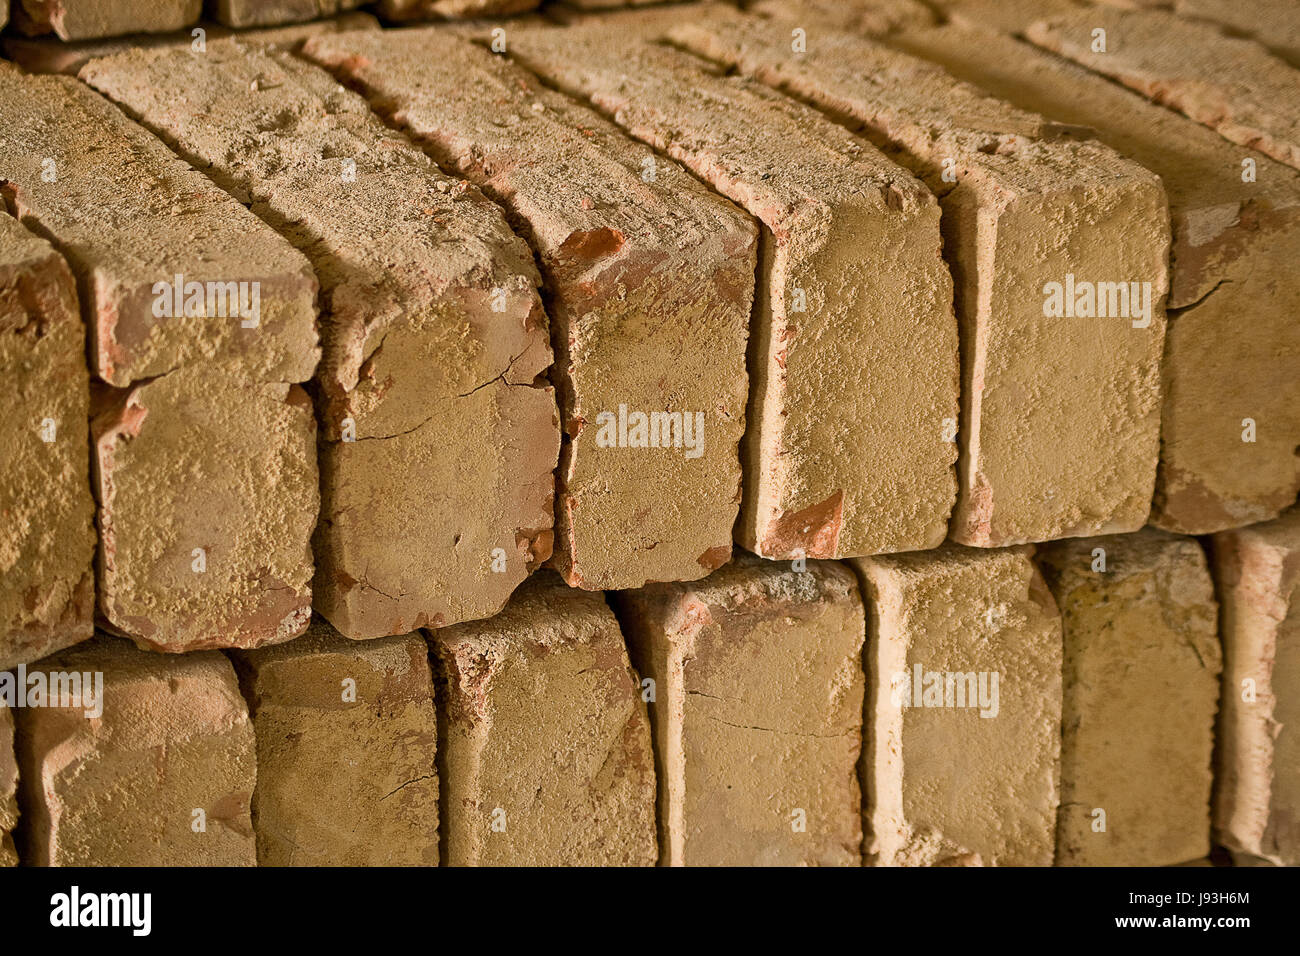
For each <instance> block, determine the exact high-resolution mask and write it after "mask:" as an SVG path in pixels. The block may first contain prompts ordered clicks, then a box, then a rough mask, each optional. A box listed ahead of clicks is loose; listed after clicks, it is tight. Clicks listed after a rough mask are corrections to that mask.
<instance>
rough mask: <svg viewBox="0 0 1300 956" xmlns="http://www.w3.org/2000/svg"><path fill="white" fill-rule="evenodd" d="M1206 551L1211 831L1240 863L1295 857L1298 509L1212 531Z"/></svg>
mask: <svg viewBox="0 0 1300 956" xmlns="http://www.w3.org/2000/svg"><path fill="white" fill-rule="evenodd" d="M1213 550H1214V563H1215V578H1216V582H1217V584H1218V591H1219V598H1220V600H1221V601H1222V602H1223V614H1222V633H1223V648H1224V670H1223V703H1222V714H1221V717H1220V719H1219V750H1218V754H1217V768H1216V775H1217V784H1216V789H1215V806H1214V836H1215V840H1216V842H1218V843H1220V844H1222V845H1224V846H1226V847H1228V848H1229V849H1230V850H1232V851H1233V853H1234V855H1235V856H1237V857H1238V860H1239V861H1240V862H1251V861H1262V862H1268V863H1274V864H1280V865H1284V866H1296V865H1300V730H1298V728H1300V508H1292V509H1291V510H1290V511H1288V512H1286V513H1285V514H1283V515H1282V517H1280V518H1278V519H1277V520H1276V521H1270V522H1267V523H1265V524H1258V525H1252V526H1251V527H1249V528H1242V529H1240V530H1238V531H1225V532H1222V533H1221V534H1217V535H1215V536H1214V549H1213ZM1252 698H1253V699H1252Z"/></svg>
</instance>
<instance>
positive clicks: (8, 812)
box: [0, 704, 18, 867]
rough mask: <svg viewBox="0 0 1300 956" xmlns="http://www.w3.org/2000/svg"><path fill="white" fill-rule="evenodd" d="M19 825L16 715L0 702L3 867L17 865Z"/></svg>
mask: <svg viewBox="0 0 1300 956" xmlns="http://www.w3.org/2000/svg"><path fill="white" fill-rule="evenodd" d="M16 826H18V760H17V758H16V757H15V756H14V718H13V714H12V713H10V711H9V708H8V707H6V706H5V705H4V704H0V867H4V866H17V865H18V850H17V849H15V847H14V840H13V836H12V834H13V831H14V827H16Z"/></svg>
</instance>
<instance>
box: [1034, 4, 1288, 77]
mask: <svg viewBox="0 0 1300 956" xmlns="http://www.w3.org/2000/svg"><path fill="white" fill-rule="evenodd" d="M1099 2H1101V3H1104V4H1107V5H1109V6H1114V7H1120V8H1121V9H1129V8H1132V7H1138V8H1142V7H1156V8H1160V9H1169V10H1173V11H1174V12H1175V13H1177V14H1178V15H1179V16H1184V17H1188V18H1191V19H1194V20H1208V21H1210V22H1212V23H1216V24H1219V25H1220V26H1221V27H1226V28H1227V29H1226V31H1225V32H1227V33H1230V34H1231V35H1233V36H1245V37H1250V38H1251V39H1252V40H1255V41H1256V42H1257V43H1262V44H1263V45H1264V46H1266V47H1268V48H1269V49H1270V50H1272V51H1273V52H1274V53H1276V54H1277V55H1278V56H1280V57H1282V59H1284V60H1286V61H1287V62H1289V63H1290V64H1291V65H1292V66H1297V65H1300V17H1297V16H1296V13H1297V11H1296V6H1295V4H1294V3H1292V2H1291V0H1250V2H1249V3H1241V2H1239V0H1099ZM1040 16H1042V14H1040Z"/></svg>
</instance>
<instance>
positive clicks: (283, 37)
mask: <svg viewBox="0 0 1300 956" xmlns="http://www.w3.org/2000/svg"><path fill="white" fill-rule="evenodd" d="M202 29H203V31H204V42H205V43H206V42H207V41H208V40H216V39H220V38H222V37H229V36H234V35H235V31H234V30H231V29H230V28H228V27H223V26H222V25H221V24H219V23H208V22H206V21H204V22H203V24H202ZM378 29H379V21H378V20H376V19H375V18H374V17H372V16H371V15H370V14H368V13H345V14H342V15H341V16H337V17H335V18H333V19H332V20H318V21H316V22H314V23H296V24H292V25H290V26H282V27H267V28H265V29H261V30H244V31H241V32H240V33H239V34H238V35H239V38H240V40H241V41H243V42H246V43H254V42H256V43H264V44H267V45H268V46H275V47H285V48H293V47H296V46H298V45H300V44H301V43H302V42H303V41H304V40H305V39H307V38H308V37H312V36H316V35H317V34H321V33H335V32H340V31H344V30H378ZM195 39H196V38H195V37H194V35H193V32H192V31H189V30H185V31H182V32H180V33H162V34H156V33H150V34H136V35H133V36H126V37H115V38H113V39H109V40H81V41H74V42H72V43H64V42H63V41H62V40H54V39H49V38H37V39H29V38H26V37H16V36H9V37H5V38H4V39H3V40H2V41H0V46H2V47H3V49H4V54H5V56H6V57H8V58H9V59H11V60H13V61H14V62H15V63H17V64H19V65H20V66H22V67H23V69H26V70H31V71H32V72H33V73H66V74H67V75H68V76H76V75H77V71H78V70H80V69H81V68H82V67H83V66H85V65H86V63H88V62H89V61H91V60H94V59H98V58H99V57H105V56H112V55H113V54H115V53H124V52H126V51H127V50H131V49H134V48H137V47H139V48H144V49H153V48H155V47H161V46H177V47H192V46H193V44H194V42H195Z"/></svg>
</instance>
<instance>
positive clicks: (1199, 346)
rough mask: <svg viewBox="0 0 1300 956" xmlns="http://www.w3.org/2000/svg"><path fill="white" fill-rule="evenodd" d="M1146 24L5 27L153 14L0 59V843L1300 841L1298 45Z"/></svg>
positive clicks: (933, 855)
mask: <svg viewBox="0 0 1300 956" xmlns="http://www.w3.org/2000/svg"><path fill="white" fill-rule="evenodd" d="M1156 5H1157V6H1159V7H1160V8H1161V9H1159V10H1156V11H1131V10H1111V9H1106V8H1104V7H1102V8H1099V7H1084V6H1082V5H1081V4H1079V3H1076V2H1073V0H1054V2H1051V3H1036V4H1028V3H1020V2H1011V3H1003V4H998V5H996V7H990V6H989V5H988V4H987V2H986V0H944V2H942V3H936V4H933V5H926V4H920V3H916V2H914V0H854V2H851V3H842V4H830V3H825V2H822V0H798V2H790V3H780V2H777V0H760V2H758V3H753V4H748V5H747V12H745V13H741V12H739V11H738V10H736V9H734V8H732V7H726V6H720V5H701V6H698V7H693V8H691V12H690V13H689V14H685V13H684V11H683V10H681V9H678V8H667V7H665V8H649V9H645V10H640V9H633V10H627V11H624V12H622V13H618V14H613V13H610V12H608V9H607V8H610V7H614V6H628V7H637V6H639V4H636V3H635V2H631V3H625V4H624V3H615V2H603V0H592V2H589V3H579V4H576V5H575V10H576V11H577V12H575V11H569V12H568V13H564V14H563V15H559V14H557V16H556V18H555V22H553V23H551V24H547V23H544V22H543V21H542V19H541V18H538V17H528V18H522V19H519V20H514V21H509V23H508V28H507V29H506V31H505V34H502V35H500V36H493V35H491V34H490V31H489V29H488V28H487V25H486V24H480V25H476V26H474V27H472V28H469V29H466V28H448V27H445V26H444V27H422V28H405V29H402V30H395V31H382V32H381V31H379V30H377V29H375V25H376V24H375V21H374V20H373V19H371V18H369V17H368V16H366V15H360V19H357V20H353V21H342V20H335V21H328V20H325V21H320V22H319V23H310V22H307V21H311V20H313V19H315V18H318V17H327V16H332V15H334V14H339V13H343V12H344V11H348V10H353V9H354V8H357V7H359V6H361V4H360V3H359V2H349V0H276V2H267V3H255V2H252V0H219V2H216V3H213V4H210V5H209V7H208V10H207V15H209V16H212V17H215V18H216V19H217V20H218V21H219V22H220V23H221V24H222V26H221V27H214V28H213V29H214V30H217V31H226V30H228V29H242V28H245V27H250V26H259V27H267V26H271V27H275V28H276V29H274V30H272V31H270V32H266V33H262V34H260V35H258V36H256V37H254V36H253V35H251V34H250V35H249V36H248V37H247V38H245V39H231V38H224V39H218V38H217V37H218V34H216V33H214V34H213V35H211V36H208V37H207V38H206V39H205V40H204V41H203V42H190V41H189V39H187V37H188V36H189V35H188V34H187V33H171V32H168V31H175V30H177V29H178V28H184V27H188V26H190V25H192V24H194V23H195V22H196V20H197V17H198V16H199V10H198V6H199V5H198V4H197V3H195V2H190V3H184V4H182V3H177V4H153V5H140V4H133V3H103V4H95V5H90V4H84V5H83V4H81V3H79V2H76V0H58V2H54V0H49V2H45V0H32V2H27V3H24V4H23V5H22V7H23V12H22V14H21V16H19V17H18V20H19V26H21V27H23V28H24V29H27V30H28V31H35V32H39V31H42V30H53V31H55V32H56V33H57V35H58V36H60V37H62V38H64V39H68V38H75V37H88V38H89V37H101V36H110V37H111V36H113V35H115V34H116V33H120V32H124V31H157V36H156V38H155V39H152V40H148V41H143V42H139V43H137V42H135V41H129V40H126V41H123V40H112V39H110V40H107V41H103V42H102V43H101V42H100V41H95V44H96V45H90V46H85V45H83V46H78V47H67V48H57V49H59V50H61V51H62V52H59V53H57V54H52V53H51V52H50V51H51V50H54V49H56V48H55V47H53V46H52V45H51V44H53V43H56V42H59V41H50V40H35V41H26V42H28V45H26V46H22V45H21V43H23V42H24V41H19V43H20V45H18V46H13V47H12V49H14V50H23V51H25V52H24V54H23V55H24V56H27V57H29V59H28V61H27V62H29V63H30V64H31V65H32V66H33V67H34V68H36V69H38V70H42V71H50V72H64V73H67V72H71V71H73V70H77V71H78V74H79V78H76V79H74V78H73V77H71V76H66V75H65V76H35V75H31V74H27V73H24V72H23V71H21V70H20V69H18V68H16V67H14V66H11V65H9V64H6V63H0V119H3V121H4V123H3V130H4V132H3V133H2V134H0V194H3V196H4V198H5V200H6V204H7V206H8V210H9V213H10V214H9V215H0V240H3V241H2V242H0V371H3V372H4V375H5V380H6V382H8V383H9V384H10V386H11V387H10V388H8V389H7V390H6V394H5V396H4V397H3V398H0V412H3V413H4V419H5V420H6V421H10V422H13V423H15V426H16V427H15V429H14V432H13V435H14V438H13V440H11V441H7V442H5V443H3V446H0V464H3V466H4V468H3V472H2V474H3V478H0V514H3V516H4V518H5V519H6V520H5V521H4V523H3V527H0V570H3V572H4V584H3V587H0V667H12V668H14V671H13V673H7V672H0V865H12V864H14V863H17V862H18V861H19V859H20V858H21V860H22V862H24V863H28V864H35V865H122V864H128V865H130V864H139V865H180V864H211V865H254V864H258V865H307V866H311V865H409V866H430V865H519V864H525V865H547V866H549V865H654V864H656V863H657V864H660V865H717V864H723V865H726V864H730V865H791V864H796V865H848V866H855V865H863V864H865V865H880V866H916V865H922V866H931V865H944V866H947V865H1004V866H1005V865H1013V866H1014V865H1045V864H1052V863H1055V864H1056V865H1062V866H1097V865H1172V864H1179V863H1186V862H1192V861H1195V860H1199V859H1203V858H1205V857H1206V856H1207V854H1208V852H1209V851H1210V848H1211V847H1212V846H1220V847H1224V848H1226V849H1227V850H1228V851H1229V852H1230V853H1231V854H1232V856H1233V857H1234V858H1235V860H1236V861H1237V862H1239V863H1251V864H1253V863H1267V864H1275V865H1292V864H1296V863H1300V831H1298V830H1297V828H1296V826H1295V824H1294V817H1295V816H1296V813H1297V812H1298V811H1297V803H1300V791H1297V787H1296V779H1297V773H1300V749H1298V748H1297V744H1296V740H1295V738H1294V733H1293V730H1294V728H1293V727H1291V724H1292V723H1294V721H1292V720H1291V718H1292V716H1296V718H1297V720H1300V714H1296V713H1295V711H1296V709H1297V707H1300V656H1297V655H1298V654H1300V651H1298V650H1297V647H1296V642H1297V640H1300V626H1297V621H1298V620H1300V611H1297V608H1296V600H1297V596H1300V512H1298V511H1297V510H1296V507H1295V505H1294V503H1295V500H1296V494H1297V492H1300V459H1298V458H1297V457H1296V455H1295V448H1296V446H1297V445H1298V444H1300V410H1298V409H1300V393H1298V392H1297V388H1298V387H1300V386H1298V385H1297V382H1300V375H1297V370H1300V333H1297V331H1296V324H1295V323H1294V322H1293V321H1291V319H1290V317H1291V316H1292V315H1293V314H1294V311H1295V307H1296V306H1297V305H1298V304H1300V287H1298V286H1297V284H1296V282H1297V280H1295V279H1294V278H1293V276H1292V275H1291V274H1290V270H1289V261H1290V259H1292V258H1294V253H1295V251H1297V250H1296V249H1295V248H1294V246H1295V243H1296V241H1297V239H1296V236H1297V234H1298V233H1300V230H1297V228H1296V225H1297V224H1296V221H1295V219H1296V215H1297V214H1298V213H1297V210H1300V178H1298V177H1300V173H1297V172H1296V171H1295V170H1294V169H1292V168H1291V167H1292V166H1296V165H1297V164H1296V162H1295V157H1294V156H1293V155H1291V153H1290V152H1288V149H1290V148H1291V147H1292V146H1294V145H1295V144H1294V142H1291V141H1292V140H1294V139H1295V135H1294V132H1295V125H1296V117H1294V116H1292V115H1291V112H1289V111H1290V105H1289V104H1290V99H1289V98H1294V97H1293V96H1292V92H1293V90H1292V88H1293V87H1294V86H1295V85H1296V76H1297V75H1300V74H1296V73H1295V71H1294V70H1292V68H1291V67H1289V66H1287V65H1286V64H1285V63H1284V61H1283V60H1282V59H1279V58H1277V57H1274V56H1271V55H1270V54H1268V53H1267V52H1266V51H1265V50H1264V49H1263V47H1262V46H1261V45H1260V44H1259V43H1256V42H1254V41H1252V40H1248V39H1241V38H1229V37H1227V36H1226V35H1224V34H1223V33H1222V30H1221V27H1220V26H1219V24H1227V25H1228V26H1230V27H1231V29H1232V30H1233V31H1235V32H1236V33H1238V34H1244V35H1255V36H1259V37H1261V38H1262V35H1263V34H1264V33H1266V32H1268V33H1269V34H1270V36H1272V37H1273V45H1274V46H1275V47H1276V48H1277V49H1278V51H1279V52H1282V53H1284V51H1285V47H1286V43H1287V41H1286V37H1287V35H1288V34H1287V33H1286V31H1285V30H1284V29H1281V30H1274V29H1273V28H1272V26H1271V23H1272V21H1271V20H1270V19H1269V18H1270V17H1274V18H1278V15H1277V14H1276V12H1275V11H1272V10H1271V8H1268V9H1264V8H1261V9H1260V10H1258V11H1254V12H1253V13H1248V12H1242V13H1241V14H1240V15H1237V14H1235V13H1234V12H1233V11H1231V10H1229V9H1228V8H1227V5H1224V4H1220V3H1217V0H1167V2H1165V0H1162V2H1160V3H1158V4H1156ZM536 6H538V4H537V3H535V2H527V0H502V2H493V0H463V2H462V0H385V2H383V3H380V4H378V5H376V6H375V9H376V10H377V12H378V13H379V14H380V15H381V16H382V17H384V18H385V19H386V20H388V21H406V20H414V19H427V18H446V17H458V16H472V15H479V14H482V15H491V16H493V17H496V16H499V15H501V16H503V15H506V14H511V13H517V12H521V11H523V10H524V9H531V8H534V7H536ZM593 11H596V12H593ZM1252 17H1253V19H1251V18H1252ZM1278 19H1280V20H1281V21H1282V22H1283V23H1284V25H1285V22H1287V21H1286V18H1284V17H1283V18H1278ZM560 21H563V22H565V23H571V24H572V25H571V26H559V25H556V23H558V22H560ZM938 21H947V22H942V23H940V22H938ZM1247 21H1248V22H1247ZM488 22H489V23H491V24H500V23H504V22H505V21H497V20H493V21H488ZM348 23H351V24H354V25H356V26H357V27H358V28H359V29H357V30H356V31H355V32H340V29H339V27H340V25H341V24H342V25H347V24H348ZM284 24H288V26H284V27H281V25H284ZM1252 24H1253V25H1252ZM1093 28H1101V29H1102V30H1104V38H1103V39H1102V40H1101V42H1103V43H1106V44H1107V47H1106V53H1104V54H1103V53H1102V52H1100V50H1097V49H1094V48H1093V47H1092V46H1091V45H1092V44H1094V43H1096V42H1097V37H1095V36H1093V35H1092V33H1091V30H1092V29H1093ZM205 29H206V28H205ZM1168 36H1175V37H1178V38H1179V39H1180V42H1183V43H1185V44H1187V45H1189V48H1195V49H1198V50H1201V51H1204V53H1205V56H1204V63H1205V69H1204V70H1203V71H1202V72H1203V74H1204V75H1203V76H1200V77H1198V78H1197V79H1196V80H1195V81H1194V82H1193V80H1192V79H1191V78H1190V77H1189V76H1188V74H1186V72H1185V70H1184V64H1182V63H1179V62H1178V61H1177V60H1176V59H1175V58H1171V57H1170V56H1169V55H1168V50H1169V48H1170V44H1169V43H1168V42H1167V37H1168ZM501 41H504V42H505V45H504V46H502V45H501ZM489 45H491V51H490V50H489V49H488V48H487V47H488V46H489ZM1044 48H1045V49H1044ZM1049 50H1050V51H1056V53H1063V54H1065V56H1064V57H1062V56H1058V55H1055V54H1054V53H1050V52H1048V51H1049ZM502 52H504V53H506V54H507V55H506V56H500V55H494V53H497V54H499V53H502ZM87 58H90V59H87ZM1070 60H1075V61H1077V62H1069V61H1070ZM1112 80H1118V81H1119V82H1118V83H1115V82H1112ZM341 84H343V85H341ZM1126 86H1127V87H1131V88H1132V90H1129V89H1125V88H1124V87H1126ZM1144 97H1149V98H1152V99H1157V100H1158V101H1159V103H1162V104H1164V105H1166V106H1171V107H1174V108H1175V109H1176V110H1180V111H1182V112H1184V113H1186V114H1187V117H1183V116H1180V115H1178V114H1177V113H1176V112H1174V111H1172V110H1168V109H1164V108H1162V106H1160V105H1156V104H1153V103H1151V102H1148V100H1147V98H1144ZM254 290H255V291H254ZM1166 308H1167V310H1168V319H1167V320H1166ZM87 336H89V339H88V342H87ZM87 356H88V359H89V373H90V374H89V375H88V374H87V367H86V365H87V362H86V358H87ZM88 379H89V380H90V381H89V385H88ZM304 383H306V386H307V387H306V388H304V387H303V385H304ZM557 399H558V403H557ZM697 415H698V418H697V417H696V416H697ZM637 416H640V417H639V418H638V417H637ZM656 439H657V440H656ZM88 476H89V480H88ZM96 507H97V510H98V516H97V517H98V558H97V560H96V561H95V562H94V564H93V565H92V552H93V551H94V548H95V540H96V534H95V531H94V529H93V528H92V522H91V516H92V511H93V510H94V509H95V508H96ZM1148 522H1149V523H1150V524H1151V525H1154V526H1155V527H1146V528H1144V527H1143V525H1144V524H1147V523H1148ZM733 525H734V527H733ZM1195 534H1201V535H1213V537H1212V538H1205V539H1202V540H1201V541H1198V540H1196V539H1195V538H1192V537H1189V535H1195ZM733 541H734V542H735V545H738V546H739V548H743V549H745V550H744V551H741V550H739V548H735V547H733ZM746 552H752V553H746ZM833 559H847V560H846V561H845V562H844V563H839V562H837V561H836V560H833ZM543 564H548V565H549V566H550V567H551V568H554V569H555V572H558V574H557V573H554V572H552V571H551V570H546V569H542V570H539V567H540V566H541V565H543ZM601 592H606V593H603V594H602V593H601ZM313 611H315V612H316V616H315V617H314V618H313V617H312V613H313ZM95 623H98V624H99V625H100V626H101V629H102V630H105V631H109V632H112V633H113V634H116V635H120V637H114V636H110V635H103V634H101V635H100V636H98V637H96V638H94V639H93V640H91V641H89V642H88V643H84V644H81V645H80V646H75V647H74V646H73V645H76V644H78V642H82V641H85V640H86V639H87V638H89V637H90V636H91V634H92V631H93V626H94V624H95ZM121 637H126V638H129V639H130V640H129V641H127V640H122V639H121ZM131 642H134V644H135V645H137V646H136V647H133V646H132V645H131ZM216 649H220V650H219V651H218V650H216ZM159 652H164V653H159ZM38 659H39V663H34V662H36V661H37V660H38Z"/></svg>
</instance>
